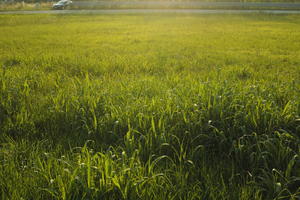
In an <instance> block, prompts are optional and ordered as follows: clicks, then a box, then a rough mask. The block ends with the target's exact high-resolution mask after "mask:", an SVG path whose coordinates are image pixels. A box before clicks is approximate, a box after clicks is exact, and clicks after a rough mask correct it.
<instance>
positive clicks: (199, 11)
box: [0, 9, 300, 15]
mask: <svg viewBox="0 0 300 200" xmlns="http://www.w3.org/2000/svg"><path fill="white" fill-rule="evenodd" d="M135 13H136V14H142V13H195V14H222V13H224V14H243V13H270V14H300V10H298V11H297V10H203V9H110V10H108V9H105V10H39V11H0V15H1V14H135Z"/></svg>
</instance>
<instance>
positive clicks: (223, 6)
mask: <svg viewBox="0 0 300 200" xmlns="http://www.w3.org/2000/svg"><path fill="white" fill-rule="evenodd" d="M54 2H57V1H53V2H49V1H48V2H40V3H32V2H31V3H25V2H24V1H23V2H1V1H0V11H1V12H3V11H13V10H25V11H26V10H51V9H52V4H53V3H54ZM67 9H68V10H109V9H121V10H122V9H206V10H209V9H212V10H213V9H219V10H300V1H298V2H297V1H279V2H277V1H263V2H259V1H232V0H231V1H73V4H72V5H71V6H68V7H67Z"/></svg>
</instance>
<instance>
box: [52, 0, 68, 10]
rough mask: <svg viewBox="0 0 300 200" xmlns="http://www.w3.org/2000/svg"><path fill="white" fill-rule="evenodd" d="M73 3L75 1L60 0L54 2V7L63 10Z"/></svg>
mask: <svg viewBox="0 0 300 200" xmlns="http://www.w3.org/2000/svg"><path fill="white" fill-rule="evenodd" d="M72 4H73V2H72V1H71V0H60V1H59V2H57V3H55V4H53V6H52V8H53V9H61V10H63V9H65V8H67V7H69V6H70V5H72Z"/></svg>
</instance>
